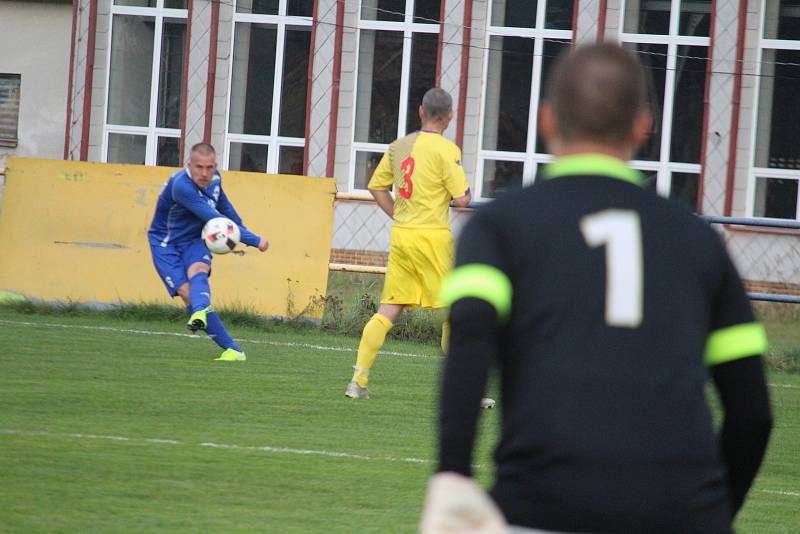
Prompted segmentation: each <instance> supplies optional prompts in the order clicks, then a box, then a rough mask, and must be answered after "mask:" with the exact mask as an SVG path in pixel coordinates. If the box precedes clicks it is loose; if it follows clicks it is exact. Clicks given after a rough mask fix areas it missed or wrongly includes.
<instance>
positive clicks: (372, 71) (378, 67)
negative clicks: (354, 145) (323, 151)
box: [355, 30, 403, 143]
mask: <svg viewBox="0 0 800 534" xmlns="http://www.w3.org/2000/svg"><path fill="white" fill-rule="evenodd" d="M402 63H403V33H402V32H392V31H375V30H361V43H360V45H359V51H358V94H357V97H356V125H355V134H356V137H355V138H356V141H367V142H370V143H391V142H392V141H394V139H395V138H396V137H397V124H398V120H399V113H400V111H399V107H400V71H401V68H402Z"/></svg>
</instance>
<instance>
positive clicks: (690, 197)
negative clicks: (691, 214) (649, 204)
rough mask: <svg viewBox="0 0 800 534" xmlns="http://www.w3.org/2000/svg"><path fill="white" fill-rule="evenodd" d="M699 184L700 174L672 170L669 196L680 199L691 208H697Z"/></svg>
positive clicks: (693, 209) (694, 209)
mask: <svg viewBox="0 0 800 534" xmlns="http://www.w3.org/2000/svg"><path fill="white" fill-rule="evenodd" d="M699 184H700V176H699V175H697V174H693V173H686V172H673V173H672V189H671V190H670V192H669V197H670V198H674V199H677V200H680V201H681V202H683V203H684V204H686V206H687V207H688V208H689V209H690V210H692V211H696V209H697V194H698V187H699Z"/></svg>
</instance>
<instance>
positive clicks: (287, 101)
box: [278, 27, 311, 137]
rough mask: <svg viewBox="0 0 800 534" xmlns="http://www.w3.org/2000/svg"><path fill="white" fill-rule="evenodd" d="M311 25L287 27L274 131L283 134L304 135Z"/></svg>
mask: <svg viewBox="0 0 800 534" xmlns="http://www.w3.org/2000/svg"><path fill="white" fill-rule="evenodd" d="M310 47H311V28H310V27H302V28H297V27H294V28H287V29H286V47H285V48H284V58H283V84H282V90H281V119H280V123H279V128H278V132H279V134H280V135H283V136H286V137H305V135H306V95H307V91H308V54H309V48H310Z"/></svg>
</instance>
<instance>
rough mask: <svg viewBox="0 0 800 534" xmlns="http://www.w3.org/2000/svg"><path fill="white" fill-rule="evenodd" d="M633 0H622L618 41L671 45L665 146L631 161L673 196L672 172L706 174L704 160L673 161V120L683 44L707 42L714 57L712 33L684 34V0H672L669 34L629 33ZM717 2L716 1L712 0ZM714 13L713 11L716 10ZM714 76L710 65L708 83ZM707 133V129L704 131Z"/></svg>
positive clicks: (663, 123)
mask: <svg viewBox="0 0 800 534" xmlns="http://www.w3.org/2000/svg"><path fill="white" fill-rule="evenodd" d="M628 1H629V0H622V1H621V3H620V9H619V17H620V18H619V28H620V31H619V35H618V38H617V41H618V42H619V43H620V44H621V45H623V44H626V43H630V44H655V45H665V46H666V47H667V65H666V69H667V70H666V72H665V76H664V103H663V106H664V107H663V110H662V120H661V146H660V147H659V157H658V160H657V161H647V160H632V161H630V162H629V163H630V165H631V167H633V168H635V169H638V170H641V171H645V172H655V173H656V192H657V193H658V194H659V195H661V196H663V197H667V198H669V197H670V194H671V193H672V174H673V173H685V174H696V175H697V177H698V180H699V179H700V176H701V175H702V172H703V169H702V163H684V162H673V161H670V151H671V148H672V121H673V119H674V116H673V111H674V104H675V90H676V84H675V68H676V64H677V60H678V49H679V48H680V47H681V46H704V47H705V48H706V50H707V53H706V61H707V62H708V61H711V56H710V53H711V37H710V36H703V37H701V36H692V35H680V33H679V32H680V19H681V0H670V2H671V3H670V21H669V33H666V34H649V33H626V32H625V11H626V8H627V4H628ZM712 5H713V4H712ZM712 15H713V13H712ZM709 82H710V79H709V77H708V70H707V69H706V79H705V85H706V86H708V84H709ZM707 113H708V109H707V107H704V109H703V114H704V117H702V119H703V121H705V114H707ZM703 133H705V132H703ZM700 143H701V146H700V159H701V161H702V158H703V145H704V144H705V139H703V137H702V134H701V138H700Z"/></svg>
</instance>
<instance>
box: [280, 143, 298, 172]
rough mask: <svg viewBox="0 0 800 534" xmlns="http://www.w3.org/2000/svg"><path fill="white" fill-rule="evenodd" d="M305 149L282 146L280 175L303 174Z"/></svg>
mask: <svg viewBox="0 0 800 534" xmlns="http://www.w3.org/2000/svg"><path fill="white" fill-rule="evenodd" d="M304 152H305V151H304V150H303V147H301V146H282V147H281V148H280V150H279V151H278V156H279V158H278V173H279V174H299V175H302V174H303V154H304Z"/></svg>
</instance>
